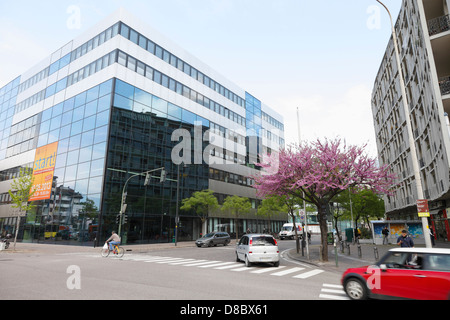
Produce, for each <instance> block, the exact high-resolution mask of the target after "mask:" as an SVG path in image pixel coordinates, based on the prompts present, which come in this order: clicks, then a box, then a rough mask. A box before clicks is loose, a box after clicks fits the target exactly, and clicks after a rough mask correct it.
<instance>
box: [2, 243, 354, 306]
mask: <svg viewBox="0 0 450 320" xmlns="http://www.w3.org/2000/svg"><path fill="white" fill-rule="evenodd" d="M35 246H39V245H35ZM47 246H48V245H47ZM49 247H50V249H51V247H52V246H51V245H50V246H49ZM53 247H55V248H56V247H58V248H57V249H58V250H57V252H51V250H50V251H49V250H45V251H40V250H38V251H32V252H20V251H18V252H16V253H6V252H2V253H0V275H1V276H0V277H1V287H2V290H1V291H0V298H1V299H22V300H23V299H43V300H53V299H58V300H65V299H87V300H95V299H120V300H122V299H133V300H141V299H146V300H224V301H229V300H261V301H264V300H266V301H270V300H318V299H345V298H346V297H345V294H344V293H343V292H342V288H340V276H341V274H340V273H338V272H333V271H325V270H322V269H320V268H318V267H316V266H313V265H309V264H305V263H301V262H299V261H296V260H294V259H291V258H289V256H288V254H287V251H288V250H290V249H292V248H295V242H294V241H289V240H288V241H279V247H280V253H281V256H282V260H281V262H280V266H279V267H278V268H274V267H272V266H271V265H256V266H253V267H250V268H247V267H245V265H244V264H243V263H242V262H236V260H235V251H234V245H229V246H217V247H211V248H197V247H177V248H174V247H166V248H162V249H158V250H152V251H150V252H134V251H127V252H126V253H125V255H124V257H123V258H121V259H117V258H114V257H112V256H110V257H108V258H102V257H101V256H100V248H96V249H94V248H81V247H73V246H65V247H68V248H67V250H64V248H60V246H53ZM77 249H78V250H77ZM127 249H128V250H133V246H128V247H127ZM64 251H65V252H64Z"/></svg>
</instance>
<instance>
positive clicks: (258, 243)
mask: <svg viewBox="0 0 450 320" xmlns="http://www.w3.org/2000/svg"><path fill="white" fill-rule="evenodd" d="M236 261H244V262H245V265H246V266H247V267H250V266H251V265H252V264H253V263H273V265H274V266H275V267H278V266H279V265H280V250H279V249H278V244H277V241H276V240H275V238H274V237H273V236H271V235H268V234H245V235H244V236H243V237H242V238H241V240H239V243H238V244H237V245H236Z"/></svg>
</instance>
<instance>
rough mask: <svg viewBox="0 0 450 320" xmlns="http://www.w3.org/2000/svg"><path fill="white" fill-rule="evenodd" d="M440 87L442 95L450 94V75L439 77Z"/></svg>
mask: <svg viewBox="0 0 450 320" xmlns="http://www.w3.org/2000/svg"><path fill="white" fill-rule="evenodd" d="M439 88H440V89H441V95H443V96H445V95H446V94H450V76H447V77H441V78H439Z"/></svg>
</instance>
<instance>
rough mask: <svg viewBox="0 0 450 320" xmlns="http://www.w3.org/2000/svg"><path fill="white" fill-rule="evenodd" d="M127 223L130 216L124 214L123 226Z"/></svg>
mask: <svg viewBox="0 0 450 320" xmlns="http://www.w3.org/2000/svg"><path fill="white" fill-rule="evenodd" d="M127 222H128V216H127V215H126V214H124V215H123V221H122V224H126V223H127Z"/></svg>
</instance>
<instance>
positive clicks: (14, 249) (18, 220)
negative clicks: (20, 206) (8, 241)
mask: <svg viewBox="0 0 450 320" xmlns="http://www.w3.org/2000/svg"><path fill="white" fill-rule="evenodd" d="M20 218H21V217H20V214H19V215H18V216H17V225H16V232H15V236H14V248H13V251H16V242H17V234H18V233H19V227H20Z"/></svg>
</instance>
